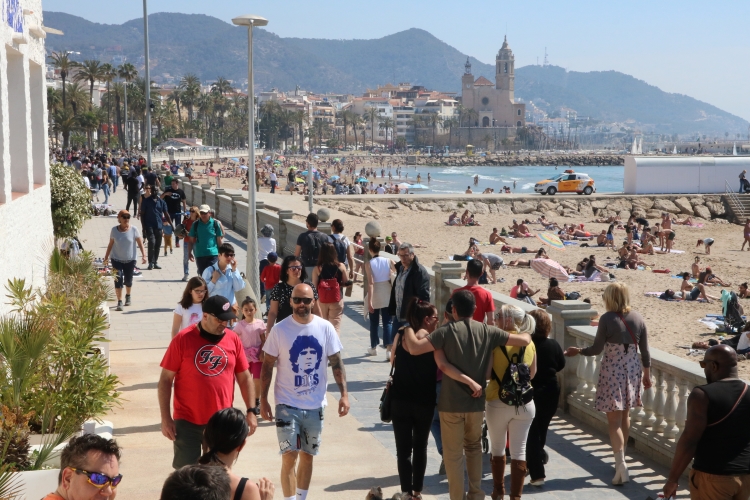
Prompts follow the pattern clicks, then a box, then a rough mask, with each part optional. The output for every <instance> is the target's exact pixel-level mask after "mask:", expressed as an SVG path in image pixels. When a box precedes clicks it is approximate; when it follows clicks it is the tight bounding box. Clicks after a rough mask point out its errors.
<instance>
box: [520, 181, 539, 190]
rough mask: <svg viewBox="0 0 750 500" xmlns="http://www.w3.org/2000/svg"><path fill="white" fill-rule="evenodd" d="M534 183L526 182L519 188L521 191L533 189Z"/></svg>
mask: <svg viewBox="0 0 750 500" xmlns="http://www.w3.org/2000/svg"><path fill="white" fill-rule="evenodd" d="M535 184H536V183H535V182H527V183H526V184H523V185H522V186H521V189H524V190H525V189H534V185H535Z"/></svg>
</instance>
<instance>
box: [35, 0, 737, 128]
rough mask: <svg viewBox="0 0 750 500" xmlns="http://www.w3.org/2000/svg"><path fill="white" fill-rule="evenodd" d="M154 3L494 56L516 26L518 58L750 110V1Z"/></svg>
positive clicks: (86, 7) (88, 12) (115, 18)
mask: <svg viewBox="0 0 750 500" xmlns="http://www.w3.org/2000/svg"><path fill="white" fill-rule="evenodd" d="M148 3H149V5H148V7H149V13H154V12H183V13H195V14H207V15H211V16H215V17H218V18H220V19H223V20H225V21H227V22H231V18H232V17H234V16H237V15H239V14H257V15H261V16H264V17H266V18H268V20H269V25H268V30H269V31H272V32H273V33H276V34H278V35H279V36H282V37H287V36H296V37H306V38H337V39H349V38H379V37H382V36H385V35H389V34H392V33H395V32H398V31H403V30H405V29H408V28H422V29H424V30H427V31H429V32H430V33H432V34H433V35H435V36H436V37H437V38H439V39H441V40H443V41H444V42H446V43H448V44H450V45H452V46H454V47H456V48H457V49H458V50H460V51H462V52H465V53H467V54H470V55H472V56H474V57H476V58H477V59H479V60H481V61H484V62H487V63H494V57H495V53H496V52H497V50H498V49H499V48H500V45H501V44H502V40H503V35H504V34H506V33H507V35H508V41H509V43H510V46H511V48H512V49H513V51H514V53H515V56H516V65H517V66H525V65H528V64H536V62H537V58H538V60H539V62H540V63H541V62H542V61H543V59H544V48H545V47H547V53H548V57H549V62H550V64H555V65H558V66H562V67H564V68H567V69H568V70H575V71H594V70H612V69H614V70H617V71H622V72H623V73H627V74H630V75H633V76H635V77H636V78H639V79H642V80H645V81H646V82H648V83H650V84H652V85H656V86H658V87H660V88H661V89H662V90H665V91H667V92H677V93H681V94H687V95H689V96H691V97H695V98H697V99H700V100H702V101H705V102H708V103H711V104H714V105H716V106H718V107H720V108H722V109H724V110H726V111H729V112H731V113H734V114H736V115H739V116H741V117H743V118H745V119H747V120H750V99H748V96H747V92H748V82H750V36H748V31H747V26H746V22H747V19H748V18H750V2H748V1H724V0H713V1H711V2H708V1H706V0H702V1H697V0H681V1H675V0H669V1H666V0H664V1H656V2H655V1H653V0H651V1H643V0H631V1H629V2H622V1H616V2H615V1H602V0H596V1H589V0H568V1H559V0H556V1H542V0H527V1H526V2H510V1H507V0H466V1H463V2H459V1H450V2H449V1H445V0H431V1H422V0H417V1H412V2H404V1H396V0H380V1H378V2H362V1H356V0H354V1H352V0H322V1H317V2H311V1H309V0H256V1H254V2H247V1H240V0H221V1H214V2H208V1H197V0H149V2H148ZM43 6H44V9H45V10H52V11H62V12H67V13H70V14H74V15H78V16H81V17H84V18H86V19H88V20H91V21H95V22H100V23H109V24H120V23H122V22H124V21H128V20H130V19H134V18H140V17H142V16H143V7H142V2H140V1H136V0H129V1H120V2H103V1H101V0H73V1H71V0H43Z"/></svg>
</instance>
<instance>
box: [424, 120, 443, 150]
mask: <svg viewBox="0 0 750 500" xmlns="http://www.w3.org/2000/svg"><path fill="white" fill-rule="evenodd" d="M427 123H428V124H429V125H430V126H431V127H432V151H433V152H434V151H435V132H437V128H438V125H442V124H443V118H442V117H441V116H440V115H439V114H437V113H430V114H429V115H428V118H427Z"/></svg>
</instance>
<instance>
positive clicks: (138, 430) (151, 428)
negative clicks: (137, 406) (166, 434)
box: [115, 424, 167, 439]
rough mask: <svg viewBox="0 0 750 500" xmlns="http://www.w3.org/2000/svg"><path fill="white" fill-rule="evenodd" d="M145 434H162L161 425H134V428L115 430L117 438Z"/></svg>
mask: <svg viewBox="0 0 750 500" xmlns="http://www.w3.org/2000/svg"><path fill="white" fill-rule="evenodd" d="M144 432H159V433H161V424H151V425H134V426H133V427H121V428H119V429H118V428H115V436H125V435H127V434H142V433H144ZM164 439H167V438H164Z"/></svg>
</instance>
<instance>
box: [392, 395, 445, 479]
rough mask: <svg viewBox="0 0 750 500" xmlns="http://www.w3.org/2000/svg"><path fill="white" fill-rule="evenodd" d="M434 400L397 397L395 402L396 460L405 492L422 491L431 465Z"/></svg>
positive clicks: (393, 405)
mask: <svg viewBox="0 0 750 500" xmlns="http://www.w3.org/2000/svg"><path fill="white" fill-rule="evenodd" d="M434 412H435V405H434V404H429V405H425V404H420V403H415V402H412V401H404V400H394V401H392V403H391V418H392V422H393V435H394V437H395V438H396V463H397V465H398V479H399V482H400V483H401V491H402V492H412V491H422V487H423V486H424V473H425V469H426V468H427V440H428V438H429V436H430V426H431V425H432V415H433V413H434Z"/></svg>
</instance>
